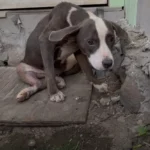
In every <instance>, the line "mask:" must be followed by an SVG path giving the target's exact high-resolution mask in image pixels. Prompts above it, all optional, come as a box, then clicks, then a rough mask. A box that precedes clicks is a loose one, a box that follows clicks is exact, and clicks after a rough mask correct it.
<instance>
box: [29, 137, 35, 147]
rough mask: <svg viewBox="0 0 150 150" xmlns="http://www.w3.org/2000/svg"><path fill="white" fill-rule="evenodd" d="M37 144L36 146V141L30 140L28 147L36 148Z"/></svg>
mask: <svg viewBox="0 0 150 150" xmlns="http://www.w3.org/2000/svg"><path fill="white" fill-rule="evenodd" d="M35 144H36V142H35V140H34V139H31V140H29V142H28V146H29V147H34V146H35Z"/></svg>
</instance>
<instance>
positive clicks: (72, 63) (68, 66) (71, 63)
mask: <svg viewBox="0 0 150 150" xmlns="http://www.w3.org/2000/svg"><path fill="white" fill-rule="evenodd" d="M76 64H77V60H76V58H75V56H74V54H72V55H70V56H69V57H68V58H67V64H66V69H65V71H69V70H70V69H71V68H72V67H73V66H75V65H76Z"/></svg>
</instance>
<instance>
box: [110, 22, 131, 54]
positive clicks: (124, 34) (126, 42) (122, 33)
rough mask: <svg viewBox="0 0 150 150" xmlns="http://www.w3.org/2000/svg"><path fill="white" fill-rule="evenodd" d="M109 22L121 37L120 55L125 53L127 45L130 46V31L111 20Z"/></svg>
mask: <svg viewBox="0 0 150 150" xmlns="http://www.w3.org/2000/svg"><path fill="white" fill-rule="evenodd" d="M109 23H110V24H111V26H112V28H113V30H114V32H115V34H116V36H117V37H118V38H119V41H120V43H119V44H120V55H124V54H125V47H126V46H128V45H129V44H130V42H131V41H130V38H129V36H128V33H127V32H126V31H125V30H124V29H122V28H121V27H120V26H119V25H118V24H116V23H114V22H111V21H109Z"/></svg>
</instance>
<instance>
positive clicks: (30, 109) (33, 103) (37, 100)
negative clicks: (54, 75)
mask: <svg viewBox="0 0 150 150" xmlns="http://www.w3.org/2000/svg"><path fill="white" fill-rule="evenodd" d="M66 83H67V88H65V89H64V90H63V92H64V93H65V95H66V96H67V98H66V101H65V102H63V103H54V102H50V101H49V100H48V96H47V91H46V90H44V91H41V92H39V93H37V94H35V95H34V96H32V97H31V98H30V99H29V100H28V101H26V102H24V103H17V101H16V100H15V96H16V94H17V93H18V92H19V91H20V90H21V89H23V88H24V87H26V86H27V85H25V84H23V83H22V82H21V81H19V79H18V76H17V74H16V70H15V68H14V67H8V68H5V67H0V125H9V126H54V125H56V126H59V125H66V124H74V123H85V122H86V117H87V112H88V107H89V103H90V96H91V90H92V87H91V85H90V84H89V83H88V81H87V80H86V77H85V76H84V75H83V74H82V73H79V74H76V75H73V76H69V77H67V78H66ZM77 97H78V98H77Z"/></svg>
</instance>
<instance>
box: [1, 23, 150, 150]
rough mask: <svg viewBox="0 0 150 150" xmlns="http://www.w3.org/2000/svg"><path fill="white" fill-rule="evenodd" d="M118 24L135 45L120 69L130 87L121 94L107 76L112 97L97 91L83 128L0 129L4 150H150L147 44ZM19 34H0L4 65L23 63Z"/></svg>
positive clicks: (139, 34)
mask: <svg viewBox="0 0 150 150" xmlns="http://www.w3.org/2000/svg"><path fill="white" fill-rule="evenodd" d="M118 23H119V24H121V25H122V26H123V27H124V28H125V29H126V30H127V31H128V33H129V35H130V37H131V40H132V44H131V45H130V47H129V48H128V49H127V54H126V57H125V60H124V62H123V65H122V67H124V68H125V69H126V75H127V78H126V80H125V82H124V83H123V86H122V87H128V88H121V90H120V82H119V80H118V79H116V78H115V77H113V76H111V77H113V79H111V78H109V76H108V77H107V79H108V80H107V81H106V82H107V83H108V85H109V90H108V91H109V93H107V94H100V93H99V92H98V91H96V90H93V94H92V97H91V104H90V108H89V114H88V119H87V123H86V124H84V125H71V126H64V127H53V128H52V127H8V126H7V127H6V126H1V127H0V150H20V149H22V150H149V149H150V138H149V129H150V128H149V126H148V124H149V110H150V109H149V95H148V94H149V86H148V83H149V74H150V73H149V68H150V67H149V56H150V55H149V42H148V39H147V37H146V36H145V34H144V33H143V32H142V31H140V30H138V29H133V28H131V27H129V26H128V25H127V24H126V22H125V21H124V20H123V21H122V20H121V21H120V22H118ZM19 26H21V23H19ZM21 30H22V28H21ZM14 31H15V29H14ZM21 33H22V34H14V33H12V34H11V36H10V33H9V32H7V31H5V32H4V31H2V30H0V37H1V38H0V42H1V44H0V51H1V53H2V54H3V56H2V55H1V56H2V57H1V59H0V60H1V61H0V63H1V65H10V66H12V65H16V63H17V62H18V60H17V59H16V58H19V59H21V58H20V57H16V56H22V53H23V51H20V50H19V49H21V48H23V45H24V43H25V40H24V36H26V35H24V34H23V32H21ZM13 40H14V41H19V42H18V43H15V44H16V45H17V48H15V50H14V51H13V49H14V47H13V46H12V45H13V44H14V41H13ZM20 43H21V44H20ZM6 49H7V51H5V50H6ZM11 54H14V55H11ZM11 56H13V57H11ZM13 60H15V61H13ZM139 75H140V76H139ZM141 77H142V78H141ZM131 81H132V82H133V84H131V83H132V82H131ZM140 81H144V82H140ZM126 85H127V86H126ZM135 85H136V86H135ZM145 85H146V88H145ZM143 87H144V88H143ZM143 89H144V90H143ZM131 91H134V92H131ZM127 92H128V94H125V93H127ZM137 93H139V94H137ZM140 97H142V98H140ZM139 98H140V99H139ZM132 110H133V111H132ZM146 121H147V122H146ZM145 125H146V127H145Z"/></svg>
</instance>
